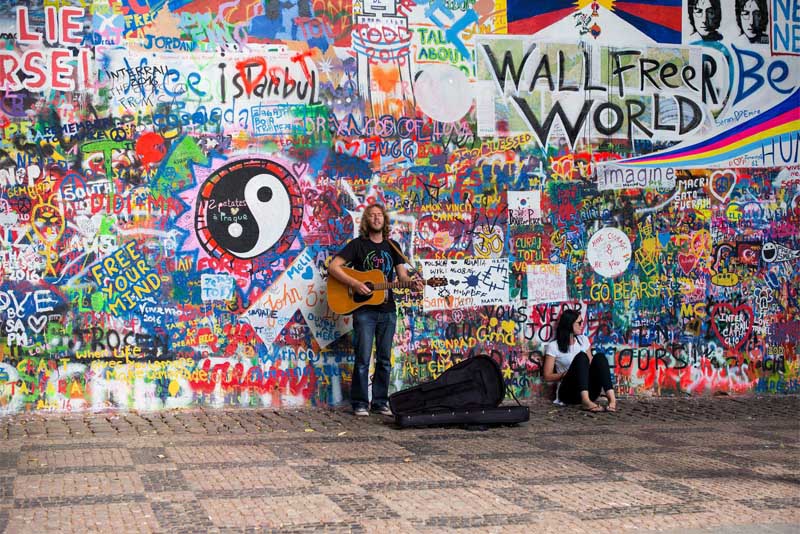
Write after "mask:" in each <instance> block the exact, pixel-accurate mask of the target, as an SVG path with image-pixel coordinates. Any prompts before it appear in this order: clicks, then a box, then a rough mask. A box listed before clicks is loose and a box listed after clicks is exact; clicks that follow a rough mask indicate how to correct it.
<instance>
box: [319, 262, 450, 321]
mask: <svg viewBox="0 0 800 534" xmlns="http://www.w3.org/2000/svg"><path fill="white" fill-rule="evenodd" d="M342 270H343V271H344V272H345V273H346V274H348V275H350V276H352V277H353V278H355V279H356V280H358V281H359V282H364V283H365V284H366V285H367V287H369V288H370V289H371V290H372V293H370V294H369V295H361V294H359V293H356V291H355V290H354V289H353V288H352V287H350V286H347V285H345V284H343V283H342V282H340V281H339V280H337V279H336V278H334V277H333V276H331V275H329V276H328V306H329V307H330V309H331V310H333V312H334V313H338V314H339V315H345V314H348V313H352V312H354V311H355V310H357V309H358V308H360V307H361V306H367V305H374V304H382V303H383V302H384V301H385V300H386V290H388V289H394V288H400V287H413V286H414V285H415V284H416V281H411V282H387V281H386V277H384V276H383V272H381V270H380V269H373V270H371V271H356V270H355V269H350V268H349V267H342ZM425 285H427V286H431V287H440V286H445V285H447V280H446V279H445V278H431V279H430V280H426V281H425Z"/></svg>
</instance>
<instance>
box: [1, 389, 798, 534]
mask: <svg viewBox="0 0 800 534" xmlns="http://www.w3.org/2000/svg"><path fill="white" fill-rule="evenodd" d="M530 406H531V421H530V422H529V423H526V424H523V425H520V426H517V427H499V428H491V429H489V430H487V431H484V432H477V431H468V430H466V429H463V428H458V427H455V428H428V429H398V428H396V427H395V426H394V425H393V423H392V419H390V418H385V417H381V416H375V415H372V416H370V417H368V418H355V417H353V416H351V415H350V414H349V413H348V412H347V411H345V410H343V409H337V410H326V409H319V408H317V409H303V410H294V411H290V410H282V411H274V410H265V409H259V410H239V411H229V410H221V411H216V410H191V411H177V412H176V411H170V412H158V413H125V414H102V413H96V414H83V415H49V416H41V415H17V416H13V417H8V416H6V417H3V418H0V436H2V439H0V532H2V531H5V532H9V533H22V532H25V533H28V532H48V533H49V532H119V533H121V532H125V533H128V532H252V531H257V532H261V531H267V532H271V531H275V532H430V533H434V532H435V533H439V532H463V533H476V532H504V533H505V532H510V533H513V532H520V533H523V532H524V533H530V532H558V533H559V534H563V533H567V532H592V533H604V532H608V533H617V532H630V531H635V532H637V533H640V532H670V533H677V532H687V531H688V532H693V533H695V532H696V533H709V532H724V533H734V534H741V533H745V532H752V533H756V532H784V533H788V532H798V531H800V507H798V502H800V423H798V417H797V413H798V407H800V397H793V396H789V397H753V396H750V397H720V398H705V399H650V400H641V399H639V400H634V399H627V400H623V401H622V402H621V411H620V412H619V413H617V414H605V413H604V414H589V413H586V412H581V411H579V410H577V409H575V408H558V407H555V406H553V405H551V404H549V403H545V402H544V401H535V402H532V403H530Z"/></svg>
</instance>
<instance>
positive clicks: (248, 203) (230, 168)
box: [195, 159, 303, 260]
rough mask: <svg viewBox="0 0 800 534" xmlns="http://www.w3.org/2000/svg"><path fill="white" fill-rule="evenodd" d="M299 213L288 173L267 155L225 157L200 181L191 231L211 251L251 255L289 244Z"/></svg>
mask: <svg viewBox="0 0 800 534" xmlns="http://www.w3.org/2000/svg"><path fill="white" fill-rule="evenodd" d="M302 218H303V206H302V196H301V194H300V191H299V188H298V186H297V182H296V181H295V179H294V177H293V176H292V174H291V173H290V172H289V171H288V170H287V169H286V168H285V167H283V166H282V165H280V164H278V163H275V162H274V161H271V160H267V159H247V160H240V161H235V162H232V163H228V164H227V165H224V166H222V167H220V168H219V169H217V170H216V171H214V172H213V173H212V174H211V176H209V178H208V179H207V180H206V181H205V182H204V183H203V185H202V186H201V187H200V194H199V195H198V197H197V211H196V217H195V231H196V232H197V237H198V239H199V240H200V243H201V244H202V246H203V248H205V250H206V251H207V252H208V253H209V254H211V255H212V256H215V257H218V258H230V259H233V258H235V259H239V260H251V259H253V258H256V257H258V256H261V255H262V254H265V253H267V252H274V253H276V254H281V253H283V252H285V251H286V250H288V249H289V247H290V246H291V244H292V242H293V241H294V239H295V237H296V236H297V232H298V230H299V229H300V224H301V223H302Z"/></svg>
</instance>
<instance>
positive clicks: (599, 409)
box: [581, 404, 606, 413]
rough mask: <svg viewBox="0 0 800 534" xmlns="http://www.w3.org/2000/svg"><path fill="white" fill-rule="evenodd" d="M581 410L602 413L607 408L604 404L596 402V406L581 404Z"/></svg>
mask: <svg viewBox="0 0 800 534" xmlns="http://www.w3.org/2000/svg"><path fill="white" fill-rule="evenodd" d="M581 410H582V411H584V412H592V413H602V412H605V411H606V409H605V408H604V407H603V406H600V405H599V404H595V405H594V406H589V407H588V408H587V407H586V406H583V405H581Z"/></svg>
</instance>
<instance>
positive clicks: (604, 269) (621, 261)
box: [586, 228, 632, 278]
mask: <svg viewBox="0 0 800 534" xmlns="http://www.w3.org/2000/svg"><path fill="white" fill-rule="evenodd" d="M631 253H632V249H631V240H630V239H628V236H627V235H625V232H623V231H622V230H620V229H618V228H601V229H600V230H598V231H597V232H595V233H594V234H593V235H592V237H591V238H589V245H588V246H587V247H586V260H587V261H588V262H589V265H591V266H592V269H594V272H596V273H597V274H599V275H600V276H605V277H606V278H616V277H617V276H619V275H621V274H622V273H624V272H625V271H626V270H627V269H628V265H629V264H630V262H631Z"/></svg>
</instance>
